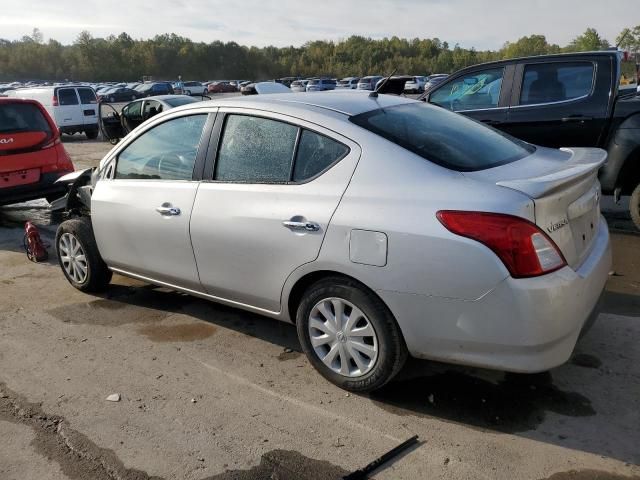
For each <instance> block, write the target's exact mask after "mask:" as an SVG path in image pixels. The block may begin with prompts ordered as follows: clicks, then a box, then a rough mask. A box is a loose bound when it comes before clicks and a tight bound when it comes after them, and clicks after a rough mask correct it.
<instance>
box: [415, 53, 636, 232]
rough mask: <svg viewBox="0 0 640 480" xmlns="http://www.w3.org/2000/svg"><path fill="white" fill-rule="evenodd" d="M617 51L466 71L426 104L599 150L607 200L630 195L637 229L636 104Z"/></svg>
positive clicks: (538, 138) (546, 140) (430, 94)
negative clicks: (624, 83) (623, 88)
mask: <svg viewBox="0 0 640 480" xmlns="http://www.w3.org/2000/svg"><path fill="white" fill-rule="evenodd" d="M620 61H621V58H620V55H619V52H617V51H602V52H585V53H569V54H558V55H543V56H536V57H526V58H516V59H510V60H503V61H498V62H491V63H484V64H481V65H475V66H472V67H468V68H465V69H463V70H460V71H458V72H457V73H454V74H453V75H451V76H450V77H449V78H448V79H447V80H446V81H444V82H443V83H441V84H439V85H437V86H436V87H434V88H432V89H430V90H427V92H426V93H425V96H424V100H425V101H427V102H429V103H432V104H435V105H438V106H440V107H443V108H446V109H449V110H452V111H455V112H458V113H461V114H463V115H466V116H468V117H471V118H474V119H476V120H478V121H480V122H483V123H486V124H488V125H491V126H493V127H495V128H497V129H499V130H502V131H504V132H506V133H509V134H511V135H513V136H515V137H517V138H520V139H522V140H525V141H527V142H530V143H534V144H537V145H543V146H546V147H553V148H560V147H599V148H603V149H606V150H607V152H608V154H609V158H608V162H607V164H606V165H605V166H604V167H603V168H602V169H601V170H600V181H601V184H602V190H603V192H604V193H607V194H612V193H613V194H615V195H616V198H617V197H618V196H619V195H621V194H622V195H632V199H631V208H630V210H631V215H632V218H633V220H634V223H635V224H636V227H638V228H640V97H638V96H637V94H636V93H635V92H634V91H633V90H632V91H631V93H628V94H627V93H620V92H619V89H618V86H619V82H620Z"/></svg>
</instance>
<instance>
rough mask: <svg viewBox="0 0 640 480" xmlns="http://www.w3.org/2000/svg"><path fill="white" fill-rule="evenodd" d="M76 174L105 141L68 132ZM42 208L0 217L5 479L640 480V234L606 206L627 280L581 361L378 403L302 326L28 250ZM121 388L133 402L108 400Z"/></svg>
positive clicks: (467, 375) (410, 390)
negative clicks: (97, 291)
mask: <svg viewBox="0 0 640 480" xmlns="http://www.w3.org/2000/svg"><path fill="white" fill-rule="evenodd" d="M65 146H66V148H67V149H68V151H69V152H70V153H71V155H72V157H73V159H74V162H75V163H76V167H77V168H82V167H85V166H91V165H95V164H96V163H97V161H98V160H99V159H100V158H101V157H102V155H104V153H106V151H108V150H109V148H110V145H109V144H105V143H102V142H87V141H84V140H82V137H81V136H79V135H78V136H74V137H73V138H70V137H65ZM27 219H32V220H34V221H35V222H36V223H37V224H38V225H39V226H40V227H41V231H42V233H43V236H44V238H45V241H47V242H49V243H52V242H53V235H54V234H55V229H56V224H57V222H58V221H59V218H56V217H55V216H54V217H52V216H51V215H50V213H49V212H48V211H47V209H46V204H44V203H43V202H39V203H38V202H36V203H35V204H30V205H22V206H18V207H5V208H2V209H0V292H1V298H2V301H1V302H0V479H2V480H18V479H20V480H24V479H54V480H58V479H60V480H67V479H72V480H76V479H82V480H85V479H86V480H89V479H91V480H93V479H98V480H100V479H126V480H132V479H136V480H137V479H140V480H142V479H148V478H159V479H176V480H177V479H189V480H203V479H211V480H213V479H216V480H221V479H224V480H229V479H247V480H249V479H252V480H253V479H260V480H262V479H265V480H266V479H280V480H283V479H303V480H304V479H340V478H342V477H343V476H344V475H346V474H347V473H348V472H350V471H353V470H355V469H358V468H361V467H362V466H364V465H366V464H367V463H369V462H370V461H372V460H374V459H375V458H376V457H378V456H379V455H380V454H382V453H384V452H385V451H386V450H388V449H390V448H392V447H394V446H395V445H396V444H398V443H400V442H401V441H403V440H405V439H406V438H408V437H410V436H412V435H414V434H418V435H419V436H420V443H419V444H418V445H417V446H415V447H414V448H412V449H411V450H410V451H408V452H406V453H405V454H404V455H402V456H400V457H399V458H396V459H395V461H393V462H392V463H389V464H387V465H386V466H385V467H384V468H382V469H380V470H378V471H376V472H375V473H374V475H372V477H371V478H375V479H380V480H382V479H422V478H424V479H427V478H428V479H444V478H446V479H474V480H475V479H479V478H486V479H494V478H496V479H505V480H506V479H554V480H569V479H571V480H596V479H597V480H605V479H606V480H624V479H636V480H640V466H639V464H640V429H639V427H640V413H639V412H640V350H639V349H638V344H639V343H640V324H639V317H640V259H639V256H638V251H640V235H638V234H636V233H634V232H632V231H631V227H630V225H629V222H628V219H627V218H626V217H625V216H624V215H623V214H619V213H611V214H608V219H609V220H610V225H611V226H612V239H613V248H614V262H615V266H614V273H613V274H612V276H611V278H610V280H609V283H608V286H607V291H606V296H605V300H604V308H603V313H602V314H601V315H600V317H599V319H598V321H597V322H596V324H595V326H594V327H593V329H592V330H591V331H590V332H589V334H588V335H586V336H585V337H584V338H583V339H582V340H581V341H580V342H579V344H578V345H577V347H576V351H575V354H574V356H573V358H572V360H571V361H570V362H568V363H567V364H566V365H564V366H561V367H559V368H557V369H554V370H553V371H551V372H549V373H546V374H540V375H528V376H527V375H505V374H501V373H498V372H489V371H481V370H472V369H465V368H459V367H452V366H447V365H441V364H435V363H432V362H419V361H410V362H409V363H408V365H407V367H406V368H405V369H404V371H403V372H402V373H401V375H400V377H399V378H398V379H397V380H395V381H394V382H392V383H391V384H390V385H389V386H387V387H386V388H385V389H384V390H383V391H380V392H377V393H375V394H372V395H353V394H347V393H345V392H344V391H342V390H339V389H338V388H336V387H333V386H332V385H330V384H329V383H327V382H326V381H324V380H323V379H322V377H320V375H318V374H316V373H315V371H314V370H313V369H312V367H311V366H310V365H309V364H308V363H307V361H306V359H305V357H304V356H303V355H302V354H301V353H300V346H299V344H298V341H297V338H296V332H295V328H294V327H293V326H290V325H287V324H283V323H279V322H276V321H274V320H271V319H267V318H263V317H259V316H257V315H253V314H249V313H246V312H243V311H240V310H234V309H231V308H227V307H223V306H219V305H216V304H213V303H209V302H206V301H203V300H199V299H196V298H192V297H188V296H186V295H183V294H179V293H175V292H171V291H168V290H166V289H162V288H156V287H153V286H150V285H145V284H143V283H140V282H138V281H133V280H130V279H127V278H124V277H120V276H114V281H113V285H112V287H111V288H110V289H109V290H108V291H107V292H105V293H104V294H102V295H87V294H83V293H81V292H79V291H77V290H75V289H73V288H72V287H71V286H70V285H69V284H68V283H67V282H66V280H65V279H64V277H63V275H62V272H61V271H60V268H59V267H58V265H57V261H56V259H55V257H54V253H53V249H52V248H50V249H49V251H50V252H51V258H50V259H49V260H48V261H47V262H44V263H41V264H35V263H31V262H29V261H28V260H27V258H26V256H25V255H24V253H23V251H22V235H23V230H22V225H23V223H24V221H25V220H27ZM114 393H117V394H119V395H120V401H119V402H110V401H107V400H106V398H107V396H109V395H111V394H114Z"/></svg>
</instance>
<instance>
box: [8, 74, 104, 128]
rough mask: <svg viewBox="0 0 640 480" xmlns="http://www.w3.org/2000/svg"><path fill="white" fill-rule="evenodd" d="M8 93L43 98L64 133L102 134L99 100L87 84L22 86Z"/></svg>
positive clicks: (45, 105)
mask: <svg viewBox="0 0 640 480" xmlns="http://www.w3.org/2000/svg"><path fill="white" fill-rule="evenodd" d="M6 95H7V96H8V97H16V98H29V99H33V100H37V101H38V102H40V103H41V104H42V105H43V106H44V108H45V109H46V110H47V112H48V113H49V115H51V118H53V120H54V121H55V122H56V125H58V128H59V129H60V131H61V132H62V133H68V134H74V133H81V132H84V134H85V135H86V136H87V138H90V139H93V138H96V137H97V136H98V128H99V127H98V101H97V99H96V94H95V92H94V91H93V88H91V87H87V86H84V85H57V86H48V87H27V88H18V89H16V90H10V91H8V92H6Z"/></svg>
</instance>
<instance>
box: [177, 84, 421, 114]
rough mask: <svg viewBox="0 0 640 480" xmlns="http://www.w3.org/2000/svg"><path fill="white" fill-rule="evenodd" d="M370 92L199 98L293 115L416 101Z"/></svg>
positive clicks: (350, 111) (355, 111) (358, 110)
mask: <svg viewBox="0 0 640 480" xmlns="http://www.w3.org/2000/svg"><path fill="white" fill-rule="evenodd" d="M370 94H371V92H358V91H341V90H334V91H331V92H306V93H274V94H266V95H249V96H244V97H230V98H224V99H220V100H210V101H205V102H202V103H201V105H202V106H206V105H209V106H210V105H215V106H217V107H240V108H255V109H258V110H268V111H274V110H277V111H278V112H280V113H284V114H291V115H293V116H297V115H299V114H300V113H302V112H304V111H308V110H309V108H310V107H311V108H313V109H323V110H328V111H332V112H337V113H341V114H343V115H348V116H353V115H358V114H360V113H364V112H369V111H371V110H376V109H379V108H387V107H392V106H395V105H403V104H407V103H415V102H416V100H413V99H410V98H405V97H400V96H396V95H382V94H381V95H378V96H377V97H371V96H370ZM199 105H200V104H199ZM193 106H194V104H189V105H185V106H183V107H178V108H185V107H186V108H189V107H190V108H193ZM274 107H275V108H274Z"/></svg>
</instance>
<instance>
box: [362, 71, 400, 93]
mask: <svg viewBox="0 0 640 480" xmlns="http://www.w3.org/2000/svg"><path fill="white" fill-rule="evenodd" d="M397 70H398V69H397V68H394V69H393V72H391V75H389V76H388V77H386V78H385V79H384V80H383V81H382V83H381V84H380V85H379V86H377V87H376V89H375V90H374V91H373V92H371V93H370V94H369V97H371V98H376V97H377V96H378V90H380V89H381V88H382V87H384V86H385V85H386V84H387V82H388V81H389V79H390V78H391V77H393V75H394V74H395V73H396V71H397Z"/></svg>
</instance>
